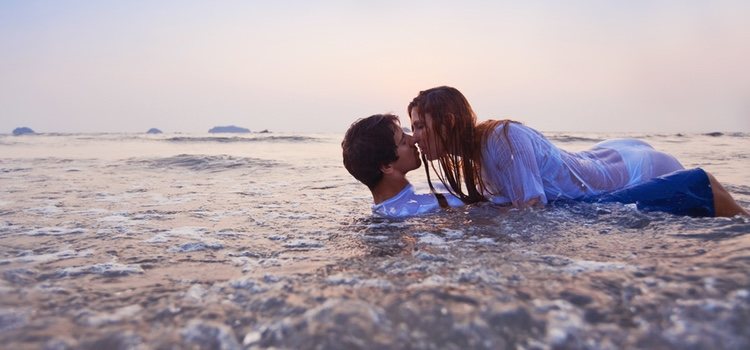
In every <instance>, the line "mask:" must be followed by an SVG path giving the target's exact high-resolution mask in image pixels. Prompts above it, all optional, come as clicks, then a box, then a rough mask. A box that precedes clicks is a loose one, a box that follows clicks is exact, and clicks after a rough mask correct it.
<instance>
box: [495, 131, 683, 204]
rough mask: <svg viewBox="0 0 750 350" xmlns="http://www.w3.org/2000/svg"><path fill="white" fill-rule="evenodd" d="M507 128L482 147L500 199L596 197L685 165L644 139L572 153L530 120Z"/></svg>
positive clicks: (616, 141) (615, 141)
mask: <svg viewBox="0 0 750 350" xmlns="http://www.w3.org/2000/svg"><path fill="white" fill-rule="evenodd" d="M508 127H509V129H508V133H507V137H506V133H505V132H504V128H505V126H504V125H503V124H501V125H499V126H498V127H497V128H495V130H494V131H493V132H492V134H490V135H488V137H487V140H486V143H485V145H484V148H483V149H482V177H483V179H484V182H485V186H486V187H487V188H488V190H489V191H490V192H491V193H493V195H490V196H488V197H489V198H490V200H491V201H492V202H493V203H497V204H508V203H512V204H514V205H517V206H518V205H522V204H524V203H526V202H528V201H530V200H532V199H538V200H539V201H540V202H541V203H543V204H546V203H547V202H548V201H551V200H555V199H580V198H583V197H588V196H596V195H599V194H602V193H607V192H611V191H614V190H618V189H622V188H624V187H627V186H631V185H635V184H639V183H643V182H645V181H647V180H649V179H651V178H654V177H657V176H661V175H664V174H668V173H671V172H673V171H676V170H680V169H683V167H682V165H681V164H680V162H678V161H677V159H675V158H674V157H672V156H671V155H669V154H666V153H663V152H659V151H657V150H655V149H654V148H653V147H651V145H649V144H647V143H645V142H643V141H641V140H636V139H613V140H607V141H603V142H600V143H598V144H596V145H594V147H592V148H591V149H589V150H587V151H582V152H568V151H565V150H562V149H560V148H558V147H557V146H555V145H553V144H552V142H550V141H549V140H548V139H547V138H546V137H544V136H543V135H542V134H541V133H539V132H538V131H536V130H534V129H532V128H529V127H527V126H525V125H522V124H518V123H510V124H508Z"/></svg>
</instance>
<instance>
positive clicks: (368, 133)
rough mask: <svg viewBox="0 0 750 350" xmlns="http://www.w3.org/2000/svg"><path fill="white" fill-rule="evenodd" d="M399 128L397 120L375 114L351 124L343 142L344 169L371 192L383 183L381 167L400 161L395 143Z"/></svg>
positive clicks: (390, 116)
mask: <svg viewBox="0 0 750 350" xmlns="http://www.w3.org/2000/svg"><path fill="white" fill-rule="evenodd" d="M397 127H400V123H399V121H398V117H397V116H395V115H393V114H375V115H372V116H369V117H367V118H362V119H358V120H357V121H355V122H354V123H352V125H351V126H350V127H349V130H347V131H346V135H345V136H344V140H343V141H342V142H341V148H342V150H343V156H344V167H345V168H346V170H347V171H349V174H352V176H354V178H355V179H357V180H359V181H360V182H362V183H363V184H365V185H367V187H368V188H370V189H373V188H374V187H375V186H376V185H377V184H378V183H379V182H380V180H382V179H383V172H382V171H381V170H380V167H381V166H383V165H387V164H390V163H392V162H395V161H396V160H397V159H398V152H397V149H398V145H396V141H394V140H393V135H394V133H395V128H397Z"/></svg>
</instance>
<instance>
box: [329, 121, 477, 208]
mask: <svg viewBox="0 0 750 350" xmlns="http://www.w3.org/2000/svg"><path fill="white" fill-rule="evenodd" d="M341 148H342V149H343V157H344V167H346V170H347V171H349V173H350V174H352V176H354V178H356V179H357V180H359V181H360V182H362V183H363V184H365V185H367V187H368V188H369V189H370V192H371V193H372V199H373V202H374V203H375V204H374V205H373V207H372V212H373V213H374V214H376V215H380V216H384V217H391V218H395V217H406V216H413V215H419V214H425V213H430V212H435V211H438V210H440V208H441V207H448V206H450V207H458V206H462V205H463V202H461V200H460V199H458V198H456V197H454V196H451V195H441V194H416V193H414V187H413V186H412V185H411V184H410V183H409V181H408V180H407V179H406V173H408V172H409V171H412V170H414V169H417V168H419V167H420V166H421V165H422V162H421V161H420V160H419V151H418V150H417V147H416V145H415V142H414V138H413V137H412V136H411V135H408V134H406V133H404V131H403V130H402V129H401V124H400V123H399V120H398V117H397V116H395V115H392V114H376V115H373V116H370V117H367V118H363V119H359V120H357V121H356V122H354V123H353V124H352V125H351V126H350V127H349V130H348V131H347V132H346V136H344V141H342V142H341ZM443 199H444V200H443ZM441 201H443V202H444V203H442V205H441V203H440V202H441Z"/></svg>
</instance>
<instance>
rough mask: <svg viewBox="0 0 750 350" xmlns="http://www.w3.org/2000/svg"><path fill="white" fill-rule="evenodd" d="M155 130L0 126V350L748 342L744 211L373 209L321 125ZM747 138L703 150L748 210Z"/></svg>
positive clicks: (748, 253) (581, 139) (748, 244)
mask: <svg viewBox="0 0 750 350" xmlns="http://www.w3.org/2000/svg"><path fill="white" fill-rule="evenodd" d="M171 137H175V136H174V135H172V136H169V135H167V136H164V137H163V138H154V137H139V136H132V137H131V136H128V137H127V138H124V137H119V138H118V137H116V136H112V135H102V136H87V138H86V139H80V137H78V138H77V136H76V137H73V136H70V137H66V136H61V135H56V136H50V137H49V138H46V139H45V138H42V139H41V141H40V142H39V144H33V142H32V141H29V139H24V140H23V141H14V139H12V138H4V139H2V141H3V142H2V143H1V144H0V147H2V148H1V149H0V155H3V158H2V159H0V189H1V190H0V191H2V192H0V193H2V195H1V196H0V247H2V249H0V295H2V298H0V341H1V342H2V343H3V344H4V345H3V346H4V347H7V348H14V349H15V348H50V349H66V348H70V349H74V348H84V349H101V348H108V349H109V348H111V349H116V348H122V349H129V348H146V349H147V348H190V347H193V348H207V349H212V348H224V349H239V348H266V347H276V348H341V349H351V348H462V349H463V348H488V349H497V348H512V347H522V348H540V349H544V348H621V347H630V348H747V347H748V346H750V333H748V332H747V328H748V326H750V273H748V271H750V235H748V233H750V220H748V219H747V218H731V219H714V218H686V217H675V216H670V215H665V214H659V213H641V212H638V211H636V210H635V209H633V208H631V207H628V206H621V205H615V204H607V205H602V204H570V203H568V204H559V205H557V206H552V207H549V208H546V209H544V210H534V211H511V212H510V213H507V214H503V215H498V214H497V211H496V208H493V207H492V206H489V205H479V206H475V207H472V208H463V209H459V210H452V211H449V212H445V213H441V214H437V215H433V216H429V217H417V218H410V219H406V220H402V221H388V220H382V219H378V218H372V217H370V216H369V202H370V197H369V194H368V193H367V192H366V190H365V188H364V186H362V185H360V184H358V183H356V182H354V180H352V179H351V178H350V177H349V175H348V174H346V172H345V170H343V168H342V167H341V166H340V159H339V157H340V156H339V154H340V151H339V145H338V142H339V141H340V140H338V137H330V138H325V137H318V136H310V138H312V139H314V141H310V142H308V141H307V140H306V139H305V137H307V136H304V137H300V138H294V137H292V138H290V139H287V140H285V139H272V140H266V141H254V142H236V141H233V142H222V141H216V142H212V141H210V140H204V139H200V137H195V139H196V140H193V139H190V138H188V139H187V140H181V141H179V142H175V141H174V140H171V139H170V138H171ZM602 137H604V136H601V135H588V134H582V135H567V136H566V135H561V136H559V137H558V138H559V139H560V140H562V141H558V142H563V143H565V144H567V145H570V146H571V147H576V146H577V145H578V143H582V144H583V143H586V144H588V143H590V142H591V141H590V140H594V139H600V138H602ZM722 138H726V137H724V136H717V137H711V136H705V135H694V136H684V135H683V136H679V137H678V136H674V135H671V136H670V135H667V136H659V137H654V138H653V140H649V142H652V143H658V144H669V142H671V140H672V139H690V140H692V141H693V142H692V143H691V142H688V143H687V144H697V145H698V146H696V147H695V148H690V147H686V144H680V145H679V147H680V148H681V150H680V151H679V152H681V153H682V158H681V159H682V160H683V163H688V164H689V163H698V162H700V161H701V159H699V158H696V157H694V156H693V157H691V156H688V155H689V154H699V155H704V154H705V152H706V150H705V149H703V148H701V147H704V146H705V144H706V143H710V142H716V140H721V139H722ZM746 139H747V137H744V138H743V137H734V136H733V137H732V138H731V139H727V140H723V141H722V142H729V143H731V147H729V146H728V147H725V148H719V149H717V148H714V149H713V152H714V153H716V152H721V155H719V156H716V157H714V158H712V159H713V160H712V161H713V162H716V164H717V165H718V169H719V171H718V174H717V175H718V177H719V178H724V177H728V178H730V179H731V178H736V179H740V180H741V181H735V182H733V181H732V180H730V181H727V182H728V186H727V188H728V189H729V190H730V191H733V192H734V193H735V194H736V195H737V197H738V198H739V199H740V200H741V201H742V203H743V204H744V205H745V206H746V207H748V206H750V205H748V204H750V202H749V200H750V190H748V187H747V186H748V185H750V181H745V182H742V181H744V179H745V178H744V176H748V174H747V169H748V166H747V159H748V157H747V149H750V147H746V148H742V147H745V146H747V145H748V141H746ZM19 142H20V143H19ZM66 145H68V146H66ZM131 146H132V147H131ZM66 147H68V148H66ZM673 147H675V146H673ZM110 150H111V151H112V152H111V153H110V152H109V151H110ZM717 150H718V151H717ZM26 151H28V152H29V153H30V156H29V157H23V156H22V155H23V154H24V152H26ZM45 152H47V153H49V154H53V155H50V156H45V157H40V156H38V154H42V153H45ZM305 152H309V156H307V157H305V156H304V155H305ZM11 153H12V155H10V154H11ZM115 153H116V154H120V155H122V156H117V157H114V156H111V154H115ZM678 156H679V155H678ZM724 158H729V159H730V160H727V161H723V160H721V159H724ZM717 159H718V161H717ZM710 170H712V171H714V170H713V169H710ZM714 172H715V173H717V171H714ZM421 175H422V174H421V173H419V172H417V173H415V174H411V175H410V176H412V177H413V181H415V182H419V181H420V180H421V179H420V176H421Z"/></svg>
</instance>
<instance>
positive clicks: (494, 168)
mask: <svg viewBox="0 0 750 350" xmlns="http://www.w3.org/2000/svg"><path fill="white" fill-rule="evenodd" d="M504 127H508V128H509V129H508V133H507V137H506V133H505V131H504ZM535 137H539V136H537V134H536V133H534V132H532V131H531V130H529V129H528V128H526V127H525V126H522V125H519V124H515V123H509V124H507V125H506V126H498V127H497V128H495V130H494V131H492V134H490V135H489V136H488V138H487V141H486V143H485V145H484V149H483V151H482V154H483V164H482V167H483V168H484V172H483V176H484V181H485V184H486V185H488V186H489V188H490V189H491V190H492V191H496V192H497V193H493V194H494V195H497V196H498V198H506V199H505V202H507V201H508V200H510V202H511V203H512V204H513V206H515V207H524V206H526V203H528V202H529V201H531V200H533V199H538V200H539V202H540V203H542V204H547V196H546V195H545V194H544V185H543V183H542V177H541V172H540V170H539V164H538V162H537V151H538V150H537V149H536V148H535V147H534V138H535ZM493 201H494V200H493ZM495 202H497V201H495Z"/></svg>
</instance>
